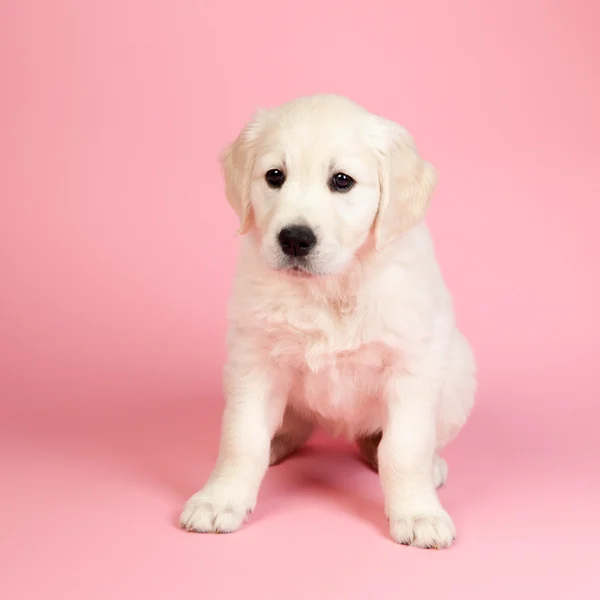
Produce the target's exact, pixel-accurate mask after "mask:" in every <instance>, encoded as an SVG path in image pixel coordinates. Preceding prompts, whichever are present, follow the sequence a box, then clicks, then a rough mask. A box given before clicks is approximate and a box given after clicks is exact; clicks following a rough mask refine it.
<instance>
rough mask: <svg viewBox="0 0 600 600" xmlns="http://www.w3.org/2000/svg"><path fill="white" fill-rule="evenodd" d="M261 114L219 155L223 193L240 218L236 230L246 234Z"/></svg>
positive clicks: (249, 221)
mask: <svg viewBox="0 0 600 600" xmlns="http://www.w3.org/2000/svg"><path fill="white" fill-rule="evenodd" d="M262 114H263V113H262V112H259V113H258V114H257V115H256V116H255V117H254V119H253V120H252V121H250V123H248V124H247V125H246V126H245V127H244V129H242V131H241V132H240V134H239V135H238V137H237V138H236V139H235V140H234V142H233V143H232V144H230V145H229V146H228V147H227V148H226V149H225V150H224V151H223V152H222V154H221V166H222V168H223V174H224V176H225V195H226V196H227V200H228V202H229V204H230V205H231V207H232V208H233V210H234V211H235V212H236V214H237V216H238V218H239V220H240V228H239V230H238V233H239V234H240V235H243V234H244V233H246V232H247V231H248V230H249V229H250V225H251V223H252V206H251V204H250V182H251V180H252V169H253V167H254V157H255V154H256V143H257V141H258V136H259V133H260V129H261V115H262Z"/></svg>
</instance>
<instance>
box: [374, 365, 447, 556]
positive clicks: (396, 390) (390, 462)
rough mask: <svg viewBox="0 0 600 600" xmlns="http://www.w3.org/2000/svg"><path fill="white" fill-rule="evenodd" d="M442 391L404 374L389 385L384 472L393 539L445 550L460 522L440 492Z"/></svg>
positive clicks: (382, 446)
mask: <svg viewBox="0 0 600 600" xmlns="http://www.w3.org/2000/svg"><path fill="white" fill-rule="evenodd" d="M437 397H438V389H437V386H436V385H435V384H433V383H432V382H431V381H429V380H428V379H427V378H424V377H417V376H414V375H398V376H395V377H393V378H392V379H391V380H390V381H389V382H388V384H387V386H386V393H385V401H386V405H387V419H386V423H385V424H384V428H383V437H382V439H381V443H380V445H379V457H378V459H379V473H380V477H381V485H382V488H383V493H384V498H385V509H386V515H387V517H388V519H389V521H390V533H391V536H392V538H393V539H394V540H395V541H396V542H398V543H400V544H408V545H412V546H418V547H420V548H445V547H447V546H449V545H450V544H451V543H452V542H453V540H454V536H455V529H454V525H453V523H452V521H451V519H450V517H449V516H448V513H446V511H445V510H444V509H443V507H442V505H441V503H440V501H439V498H438V496H437V493H436V490H435V483H434V478H433V460H434V454H435V449H436V403H437Z"/></svg>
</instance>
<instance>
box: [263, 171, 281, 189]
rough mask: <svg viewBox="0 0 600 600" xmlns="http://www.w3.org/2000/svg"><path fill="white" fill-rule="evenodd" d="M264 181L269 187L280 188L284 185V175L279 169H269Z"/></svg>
mask: <svg viewBox="0 0 600 600" xmlns="http://www.w3.org/2000/svg"><path fill="white" fill-rule="evenodd" d="M265 179H266V180H267V183H268V184H269V187H272V188H280V187H281V186H282V185H283V184H284V183H285V173H284V172H283V171H281V170H280V169H271V170H270V171H267V173H266V175H265Z"/></svg>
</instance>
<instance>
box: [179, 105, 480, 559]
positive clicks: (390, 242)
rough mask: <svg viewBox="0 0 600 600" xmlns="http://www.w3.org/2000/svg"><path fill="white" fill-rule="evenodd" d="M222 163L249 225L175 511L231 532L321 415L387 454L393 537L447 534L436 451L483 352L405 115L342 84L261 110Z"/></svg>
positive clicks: (454, 422) (425, 542) (443, 543)
mask: <svg viewBox="0 0 600 600" xmlns="http://www.w3.org/2000/svg"><path fill="white" fill-rule="evenodd" d="M222 162H223V169H224V174H225V182H226V195H227V198H228V200H229V203H230V204H231V206H232V207H233V209H234V210H235V212H236V213H237V215H238V216H239V219H240V223H241V228H240V232H241V233H242V234H245V235H244V236H243V237H242V239H241V254H240V259H239V267H238V271H237V276H236V279H235V285H234V293H233V299H232V302H231V306H230V331H229V336H228V348H229V358H228V362H227V365H226V367H225V372H224V381H225V390H226V395H227V401H226V408H225V414H224V418H223V429H222V437H221V443H220V450H219V457H218V460H217V464H216V466H215V468H214V471H213V473H212V475H211V476H210V478H209V479H208V482H207V483H206V484H205V486H204V487H203V488H202V490H200V491H199V492H198V493H196V494H195V495H194V496H192V497H191V498H190V500H189V501H188V502H187V504H186V505H185V507H184V509H183V513H182V515H181V526H182V527H183V528H185V529H188V530H193V531H199V532H231V531H235V530H237V529H238V528H239V527H240V526H241V525H242V523H243V522H244V520H245V519H246V517H247V515H248V514H249V513H250V512H251V511H252V509H253V508H254V506H255V504H256V499H257V495H258V491H259V486H260V483H261V480H262V479H263V476H264V475H265V472H266V470H267V468H268V466H269V464H274V463H277V462H279V461H280V460H282V459H283V458H285V457H286V456H287V455H288V454H290V453H291V452H293V451H294V450H296V449H297V448H298V447H299V446H300V445H301V444H303V443H304V442H305V441H306V440H307V439H308V438H309V436H310V434H311V432H312V430H313V427H314V426H315V425H321V426H324V427H325V428H327V429H329V430H332V431H333V432H334V433H336V434H344V435H346V436H348V437H349V438H351V439H354V440H356V441H357V443H358V446H359V448H360V451H361V452H362V454H363V456H364V458H365V460H367V461H368V462H369V463H371V464H372V465H373V466H374V467H375V468H377V469H378V471H379V475H380V479H381V485H382V489H383V493H384V499H385V511H386V515H387V517H388V520H389V523H390V532H391V537H392V538H393V539H394V540H395V541H396V542H399V543H401V544H409V545H413V546H418V547H422V548H444V547H447V546H449V545H450V544H451V543H452V541H453V540H454V537H455V528H454V525H453V523H452V520H451V519H450V517H449V515H448V514H447V512H446V511H445V510H444V508H443V507H442V505H441V503H440V500H439V498H438V495H437V492H436V488H437V487H438V486H440V485H442V484H443V483H444V481H445V479H446V475H447V466H446V462H445V461H444V459H442V458H441V457H440V455H439V454H438V452H439V451H440V450H441V449H442V448H443V447H444V446H445V445H446V444H448V442H450V441H451V440H452V439H453V438H454V437H455V435H456V434H457V433H458V431H459V430H460V429H461V427H462V426H463V425H464V423H465V422H466V420H467V417H468V415H469V413H470V410H471V407H472V405H473V400H474V393H475V363H474V359H473V355H472V352H471V348H470V346H469V344H468V342H467V341H466V339H465V338H464V337H463V336H462V334H461V333H460V332H459V330H458V329H457V326H456V323H455V318H454V312H453V307H452V301H451V298H450V295H449V293H448V291H447V289H446V286H445V284H444V281H443V279H442V276H441V274H440V271H439V268H438V265H437V262H436V258H435V254H434V250H433V247H432V242H431V239H430V235H429V233H428V231H427V229H426V227H425V225H424V224H423V222H422V221H423V216H424V214H425V211H426V208H427V205H428V203H429V199H430V197H431V194H432V192H433V189H434V186H435V184H436V180H437V176H436V172H435V170H434V168H433V166H432V165H431V164H429V163H428V162H425V161H424V160H422V159H421V157H420V156H419V154H418V153H417V150H416V147H415V144H414V142H413V139H412V138H411V136H410V135H409V134H408V132H407V131H406V130H405V129H403V128H402V127H400V126H399V125H397V124H396V123H393V122H390V121H388V120H386V119H383V118H381V117H379V116H375V115H373V114H371V113H369V112H367V111H366V110H365V109H363V108H361V107H359V106H358V105H356V104H354V103H353V102H351V101H350V100H347V99H345V98H341V97H338V96H333V95H320V96H313V97H308V98H301V99H298V100H295V101H293V102H290V103H288V104H285V105H283V106H281V107H279V108H276V109H273V110H268V111H265V112H260V113H259V114H258V115H257V116H256V117H255V119H254V120H253V121H252V122H251V123H249V124H248V125H246V127H245V128H244V129H243V131H242V132H241V134H240V135H239V137H238V138H237V139H236V140H235V141H234V142H233V144H232V145H231V146H230V147H229V148H228V149H227V150H226V151H225V152H224V154H223V158H222Z"/></svg>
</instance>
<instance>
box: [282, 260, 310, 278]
mask: <svg viewBox="0 0 600 600" xmlns="http://www.w3.org/2000/svg"><path fill="white" fill-rule="evenodd" d="M280 270H281V271H284V272H285V273H286V274H287V275H290V276H292V277H314V276H315V274H314V273H313V271H312V269H311V268H310V266H309V264H308V263H307V262H306V261H305V260H304V259H295V260H291V261H288V262H287V263H286V264H284V265H283V266H282V267H281V269H280Z"/></svg>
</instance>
